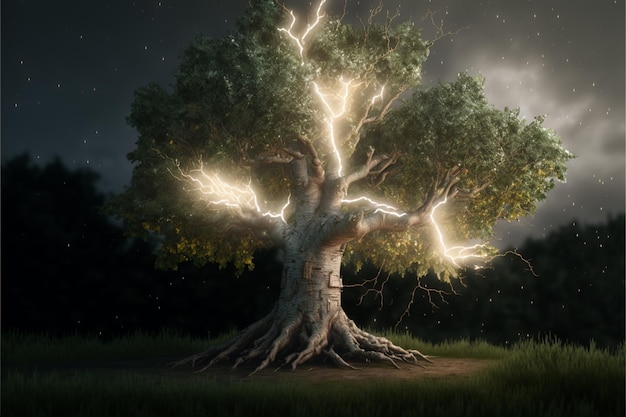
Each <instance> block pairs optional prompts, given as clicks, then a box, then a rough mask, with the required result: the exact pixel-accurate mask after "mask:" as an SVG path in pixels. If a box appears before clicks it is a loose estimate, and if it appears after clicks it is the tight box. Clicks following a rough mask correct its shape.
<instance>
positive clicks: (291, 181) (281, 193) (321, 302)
mask: <svg viewBox="0 0 626 417" xmlns="http://www.w3.org/2000/svg"><path fill="white" fill-rule="evenodd" d="M324 3H325V0H322V1H321V3H320V5H319V7H318V8H317V9H316V10H315V11H314V13H313V16H312V18H311V19H310V22H311V23H308V24H303V23H301V22H299V21H298V20H297V19H296V18H295V17H294V14H293V13H291V12H290V11H288V10H286V9H284V8H283V7H281V6H279V5H277V4H276V3H275V2H274V1H272V0H260V1H255V2H251V5H250V7H249V8H248V10H247V12H246V13H245V14H244V15H243V16H242V17H241V18H240V20H239V21H238V25H237V32H235V33H232V34H229V35H228V36H225V37H224V38H220V39H208V38H204V37H199V38H197V39H196V40H195V42H193V43H192V44H190V45H189V46H188V47H187V49H186V50H185V52H184V56H183V58H182V63H181V65H180V67H179V69H178V70H177V72H176V82H175V84H174V85H173V86H172V88H171V89H170V90H166V89H164V88H162V87H161V86H159V85H156V84H150V85H148V86H146V87H144V88H141V89H139V90H137V92H136V95H135V100H134V102H133V106H132V111H131V114H130V116H129V122H130V124H131V125H132V126H133V127H135V128H136V129H137V131H138V133H139V139H138V141H137V148H136V150H134V151H133V152H132V153H130V154H129V159H130V160H131V161H132V162H133V163H135V167H134V171H133V177H132V182H131V185H130V187H129V188H128V189H127V190H126V191H125V192H124V193H123V194H122V195H120V196H119V197H118V198H117V199H115V200H114V201H113V202H112V203H111V205H110V208H111V210H112V211H113V212H115V213H118V214H119V215H120V216H121V217H122V218H123V219H124V221H125V222H126V225H127V227H128V229H129V230H130V232H132V233H133V234H135V235H138V236H143V237H146V238H149V237H150V236H154V235H156V236H159V237H160V238H161V239H162V242H161V246H160V253H159V261H158V264H159V266H161V267H175V266H176V265H177V264H178V263H180V262H183V261H186V260H194V261H195V262H197V263H198V264H199V265H201V264H204V263H207V262H217V263H219V264H221V265H226V264H227V263H228V262H232V263H233V264H234V265H235V266H236V267H237V269H238V270H239V271H243V270H244V269H245V268H252V267H253V255H254V252H255V250H257V249H259V248H263V247H279V248H281V249H282V251H283V253H284V267H283V271H282V281H281V292H280V296H279V299H278V301H277V303H276V305H275V307H274V308H273V310H272V311H271V312H270V313H269V314H267V316H265V318H263V319H261V320H260V321H258V322H256V323H254V324H252V325H251V326H249V327H248V328H246V329H244V330H243V331H241V333H240V334H239V335H238V336H237V337H236V338H235V339H233V340H232V341H229V342H228V343H226V344H224V345H222V346H219V347H216V348H212V349H209V350H207V351H206V352H202V353H200V354H198V355H195V356H193V357H191V358H188V359H187V360H186V361H187V362H193V363H196V362H201V361H207V362H208V365H209V366H210V365H211V364H214V363H217V362H219V361H222V360H225V359H227V358H232V359H235V365H239V364H240V363H243V362H248V361H252V362H256V363H258V367H257V370H261V369H263V368H265V367H266V366H267V365H268V364H270V363H272V362H274V361H275V360H277V359H278V358H282V359H284V361H285V362H286V363H287V364H290V365H291V366H292V367H294V368H295V367H296V366H297V365H299V364H302V363H304V362H305V361H307V360H309V359H311V358H313V357H316V356H319V355H324V356H326V357H328V358H330V359H332V360H333V361H334V362H335V363H336V364H338V365H342V366H350V365H349V364H348V363H347V362H346V361H345V359H363V360H381V361H387V362H390V363H392V364H394V365H395V364H396V363H395V361H396V360H404V361H409V362H413V361H415V360H416V359H417V358H420V357H423V356H422V355H421V354H420V353H419V352H417V351H414V350H406V349H403V348H401V347H399V346H395V345H394V344H392V343H391V342H390V341H388V340H386V339H384V338H380V337H375V336H373V335H371V334H368V333H367V332H364V331H362V330H361V329H359V328H358V327H357V326H356V324H355V323H354V322H353V321H351V320H350V319H349V318H348V317H347V316H346V314H345V313H344V311H343V309H342V307H341V290H342V279H341V276H340V267H341V265H342V262H343V263H344V264H352V265H355V267H356V268H359V267H360V266H361V265H363V264H364V263H365V262H373V263H376V264H379V265H381V266H382V268H383V269H385V270H387V271H389V272H399V273H401V274H406V273H412V274H425V273H426V272H428V271H429V270H432V271H434V272H435V273H437V274H438V276H439V277H440V279H442V280H447V279H449V277H450V276H452V275H454V274H455V273H456V271H457V270H458V269H459V267H460V265H461V261H460V258H463V257H467V256H474V257H482V256H484V255H485V254H487V253H491V252H490V250H491V249H489V247H488V246H486V245H480V246H478V247H474V248H473V250H472V251H471V252H469V251H468V250H469V249H468V250H465V249H464V250H461V251H459V250H456V251H455V250H454V248H446V249H445V250H444V249H443V247H442V244H443V243H445V242H444V241H443V240H442V239H443V237H444V235H445V239H446V241H463V240H466V239H469V238H488V237H489V235H490V233H491V229H492V226H493V225H494V223H495V222H496V220H498V219H507V220H511V219H516V218H518V217H520V216H523V215H526V214H528V213H532V212H533V210H534V209H535V207H536V202H537V201H538V200H541V199H543V198H544V197H545V194H546V192H547V191H548V190H550V189H551V188H552V187H553V186H554V180H555V179H563V178H564V173H565V170H566V167H565V162H566V161H567V160H568V159H569V158H570V154H569V153H568V152H567V151H566V150H564V149H563V148H562V147H561V144H560V140H559V138H558V137H557V136H556V134H555V133H554V132H553V131H551V130H549V129H546V128H544V127H542V119H541V118H537V119H535V120H533V121H532V122H530V123H528V124H527V123H526V122H525V121H524V120H520V118H519V112H518V111H516V110H508V109H505V110H504V111H499V110H496V109H494V108H493V107H492V106H490V105H489V104H488V103H487V101H486V99H485V97H484V94H483V80H482V79H479V78H473V77H470V76H469V75H465V74H461V75H459V78H458V80H457V81H455V82H453V83H445V84H440V85H438V86H436V87H432V88H428V89H418V86H419V84H420V72H421V68H422V64H423V63H424V62H425V60H426V58H427V56H428V51H429V47H430V46H431V43H429V42H426V41H424V40H423V39H422V38H421V36H420V32H419V30H417V29H415V28H414V26H413V25H412V24H411V23H410V22H407V23H401V24H395V23H394V18H392V17H389V16H388V17H387V18H383V19H381V18H379V16H377V13H372V16H370V18H369V19H368V20H367V22H364V23H363V25H360V26H352V25H349V24H344V23H343V22H342V21H341V19H336V18H331V17H328V16H326V15H325V14H324V13H323V11H322V8H323V5H324ZM379 21H380V22H379ZM411 92H412V93H413V95H412V97H410V94H409V93H411ZM408 97H410V98H408ZM405 98H406V99H405ZM444 203H445V205H443V204H444ZM435 209H437V213H436V218H437V222H435V220H436V218H435V213H434V211H435ZM439 211H442V212H445V216H443V215H442V214H441V213H440V212H439ZM440 222H441V223H443V224H439V223H440ZM233 297H236V294H233ZM183 362H185V361H183Z"/></svg>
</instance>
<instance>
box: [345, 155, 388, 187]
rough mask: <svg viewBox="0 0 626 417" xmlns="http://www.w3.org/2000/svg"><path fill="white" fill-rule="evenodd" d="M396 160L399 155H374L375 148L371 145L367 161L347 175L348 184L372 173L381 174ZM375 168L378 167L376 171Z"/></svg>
mask: <svg viewBox="0 0 626 417" xmlns="http://www.w3.org/2000/svg"><path fill="white" fill-rule="evenodd" d="M396 160H397V156H392V157H389V156H388V155H384V154H380V155H377V156H376V157H374V148H372V147H370V149H369V151H368V152H367V160H366V161H365V163H364V164H362V165H361V166H360V167H359V168H357V169H356V170H354V171H353V172H352V173H350V174H349V175H347V176H346V177H345V181H346V184H347V185H348V186H349V185H350V184H352V183H354V182H356V181H359V180H362V179H363V178H366V177H367V176H368V175H370V174H374V175H379V174H381V173H382V172H383V171H384V170H385V169H387V168H388V167H389V166H390V165H392V164H394V163H395V162H396ZM374 169H376V171H374Z"/></svg>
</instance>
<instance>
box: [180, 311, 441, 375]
mask: <svg viewBox="0 0 626 417" xmlns="http://www.w3.org/2000/svg"><path fill="white" fill-rule="evenodd" d="M315 357H325V358H328V359H330V360H331V361H332V362H333V363H334V364H335V365H336V366H338V367H343V368H349V369H355V370H357V369H358V368H356V367H354V366H353V365H351V364H350V363H348V362H347V361H346V359H350V360H355V361H361V362H370V361H375V362H384V363H388V364H390V365H392V366H394V367H396V368H398V369H399V368H400V367H399V366H398V362H406V363H412V364H416V365H419V363H418V360H424V361H427V362H430V360H429V359H428V358H427V357H426V356H424V355H423V354H421V353H420V352H418V351H417V350H407V349H403V348H401V347H399V346H396V345H394V344H393V343H392V342H391V341H390V340H388V339H386V338H384V337H379V336H375V335H372V334H370V333H367V332H365V331H363V330H361V329H359V328H358V327H357V326H356V324H355V323H354V322H353V321H352V320H350V319H349V318H348V317H347V316H346V314H345V313H344V312H343V310H341V309H339V310H338V311H336V312H335V314H333V315H332V316H329V317H327V319H326V320H321V321H319V322H312V320H310V319H309V318H308V317H306V316H305V315H303V314H301V313H300V314H298V315H296V317H292V316H289V317H284V318H282V317H280V314H279V313H278V312H277V309H276V308H274V310H273V311H272V312H271V313H270V314H268V315H267V316H265V317H264V318H263V319H261V320H259V321H258V322H256V323H254V324H253V325H251V326H249V327H247V328H246V329H244V330H243V331H242V332H240V333H239V334H238V335H237V336H236V337H234V338H233V339H231V340H230V341H228V342H226V343H223V344H221V345H218V346H212V347H211V348H209V349H207V350H206V351H204V352H201V353H198V354H196V355H193V356H190V357H188V358H185V359H182V360H180V361H178V362H176V363H174V364H173V366H174V367H176V366H182V365H188V364H191V366H192V367H195V366H196V365H204V366H203V367H202V368H201V369H199V370H198V371H197V372H203V371H205V370H207V369H208V368H210V367H211V366H213V365H215V364H217V363H220V362H226V361H232V362H233V369H234V368H237V367H238V366H239V365H241V364H244V363H255V364H257V363H258V366H257V367H256V369H255V370H254V371H253V372H252V374H254V373H256V372H259V371H261V370H263V369H265V368H267V367H268V366H269V365H270V364H272V363H274V362H276V361H277V359H278V358H280V359H282V361H283V364H284V365H289V366H291V368H292V369H295V368H296V367H298V365H301V364H303V363H305V362H307V361H309V360H311V359H312V358H315ZM420 366H421V365H420ZM252 374H251V375H252Z"/></svg>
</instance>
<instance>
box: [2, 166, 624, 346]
mask: <svg viewBox="0 0 626 417" xmlns="http://www.w3.org/2000/svg"><path fill="white" fill-rule="evenodd" d="M97 181H98V177H97V175H96V174H95V173H94V172H93V171H91V170H86V169H81V170H69V169H68V168H67V167H65V166H64V165H63V164H62V163H61V162H60V161H59V160H55V161H53V162H51V163H49V164H47V165H45V166H43V167H42V166H38V165H36V164H34V163H33V162H32V160H31V159H30V157H29V156H28V155H22V156H19V157H16V158H14V159H12V160H9V161H6V162H5V163H3V164H2V242H1V244H2V261H1V268H2V270H1V274H2V329H3V330H9V329H18V330H21V331H25V332H48V333H50V334H54V335H62V334H70V333H89V334H100V335H102V337H103V338H111V337H115V336H119V335H124V334H127V333H132V332H135V331H137V330H142V331H144V332H157V331H160V330H161V329H163V328H169V329H173V330H179V331H181V332H184V333H190V334H193V335H207V334H208V333H210V334H212V335H216V334H218V333H221V332H224V331H228V330H230V329H232V328H234V327H238V328H242V327H244V326H246V325H247V324H249V323H251V322H252V321H253V320H255V319H258V318H260V317H261V316H262V315H264V314H265V313H267V312H268V311H269V310H270V309H271V307H272V306H273V303H274V301H275V300H276V297H277V296H278V291H279V283H280V273H281V265H280V261H279V258H280V257H279V254H278V253H277V252H266V253H259V254H257V259H256V260H257V265H256V268H255V269H254V271H251V272H247V273H245V274H243V275H242V276H240V277H239V278H235V277H234V274H233V271H232V270H230V269H228V268H227V269H223V270H219V269H218V268H217V267H216V266H213V265H209V266H205V267H202V268H197V267H194V266H193V265H186V264H185V265H181V266H180V267H179V269H178V270H177V271H160V270H156V269H155V268H154V262H155V258H154V255H153V251H154V248H155V246H154V245H155V243H154V242H143V241H140V240H136V239H132V238H128V237H126V236H125V235H124V230H123V227H122V226H121V225H119V224H118V223H116V222H115V221H114V220H113V219H110V218H107V217H106V216H104V215H102V213H101V207H102V206H103V204H104V203H105V201H106V196H105V195H104V194H103V193H102V192H100V191H99V190H98V188H97ZM519 253H520V254H521V255H522V256H523V257H524V258H525V259H527V260H529V261H530V263H531V265H532V268H533V271H534V273H533V272H532V271H530V270H529V267H528V265H527V264H526V263H525V262H524V261H523V260H522V259H520V257H519V256H516V255H505V256H503V257H500V258H497V259H496V260H495V261H494V262H493V264H492V265H491V267H490V268H488V269H484V270H479V271H473V270H468V271H464V272H463V274H462V276H463V279H462V282H461V281H453V283H452V288H453V289H454V291H456V294H455V293H453V291H452V290H451V288H450V286H449V285H447V284H443V283H441V282H439V281H437V280H436V279H435V278H434V277H430V276H427V277H423V278H421V280H420V281H419V285H420V286H421V287H423V288H418V289H417V290H415V291H414V289H415V288H416V284H417V283H418V281H417V280H416V278H415V277H410V276H405V277H399V276H390V277H387V276H386V275H384V274H381V275H380V276H378V280H377V282H376V283H374V282H373V281H371V282H370V284H368V285H369V287H368V286H365V287H346V289H345V290H344V307H345V309H346V310H347V312H348V314H349V315H350V316H351V317H352V318H353V319H354V320H355V321H356V322H357V323H358V324H359V325H361V326H366V327H370V328H374V329H376V328H390V327H394V326H397V327H396V329H397V330H401V331H404V330H406V331H409V332H411V333H412V334H413V335H415V336H419V337H421V338H423V339H426V340H429V341H439V340H444V339H458V338H460V337H465V338H470V339H475V338H481V339H486V340H488V341H491V342H494V343H500V344H506V343H512V342H515V341H516V340H518V339H524V338H527V337H536V336H541V335H549V334H550V335H553V336H555V337H558V338H560V339H563V340H568V341H572V342H576V343H582V344H587V343H589V341H590V340H592V339H593V340H594V341H595V342H596V343H597V344H598V345H601V346H615V345H616V344H619V343H622V342H623V341H624V326H625V323H624V272H625V271H624V253H625V248H624V215H623V214H620V215H618V216H613V217H610V218H608V220H607V221H606V222H605V223H603V224H598V225H580V224H578V222H576V221H572V222H571V223H570V226H567V227H563V228H561V229H559V230H557V231H555V232H553V233H551V234H550V235H549V236H547V237H546V238H545V239H542V240H529V241H527V242H526V243H525V244H524V245H523V247H522V248H520V249H519ZM343 275H344V283H345V284H348V285H350V284H355V283H358V282H362V281H364V280H370V279H372V278H374V277H376V276H377V275H378V270H377V269H375V268H373V267H365V268H363V270H361V271H360V272H359V274H358V275H355V274H353V273H350V271H344V272H343ZM387 278H388V279H387ZM383 283H384V285H383ZM372 285H374V287H372ZM381 286H382V292H375V291H369V292H368V293H367V294H366V295H365V296H364V297H363V298H362V299H361V295H362V294H364V293H365V292H366V291H367V289H368V288H372V289H376V290H381ZM425 289H430V292H427V291H426V290H425ZM441 291H445V292H446V293H447V294H443V293H442V292H441ZM381 294H382V302H381V297H380V295H381ZM441 295H443V298H442V297H441ZM411 299H413V302H412V304H410V308H409V310H408V314H406V309H407V306H408V305H409V303H410V302H411ZM431 301H432V304H431ZM400 318H402V320H401V321H400V322H399V323H398V321H399V319H400Z"/></svg>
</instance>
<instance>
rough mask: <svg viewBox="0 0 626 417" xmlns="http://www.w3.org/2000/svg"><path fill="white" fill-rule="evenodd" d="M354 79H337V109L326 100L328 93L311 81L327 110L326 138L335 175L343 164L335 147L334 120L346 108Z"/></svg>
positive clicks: (339, 171) (340, 115)
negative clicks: (338, 84) (334, 160)
mask: <svg viewBox="0 0 626 417" xmlns="http://www.w3.org/2000/svg"><path fill="white" fill-rule="evenodd" d="M353 81H354V80H349V81H347V82H346V81H344V80H343V78H341V79H340V80H339V82H340V83H341V85H342V89H341V93H340V94H339V96H338V99H339V106H338V107H339V108H338V109H337V110H335V109H333V106H332V105H331V104H330V102H329V100H328V98H329V97H328V96H329V95H328V94H324V93H322V91H321V90H320V88H319V86H318V85H317V83H316V82H315V81H313V87H314V88H315V93H316V94H317V95H318V96H319V98H320V100H321V101H322V104H324V107H326V110H328V113H329V116H328V117H327V119H326V120H327V123H328V138H329V141H330V146H331V148H332V152H333V154H334V155H335V158H336V159H337V175H339V176H340V177H341V175H342V171H343V166H342V162H341V154H340V153H339V148H338V147H337V142H336V140H335V121H336V120H337V119H339V118H341V117H342V116H343V115H344V113H345V112H346V108H347V106H348V98H349V97H350V86H351V85H352V82H353Z"/></svg>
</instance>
